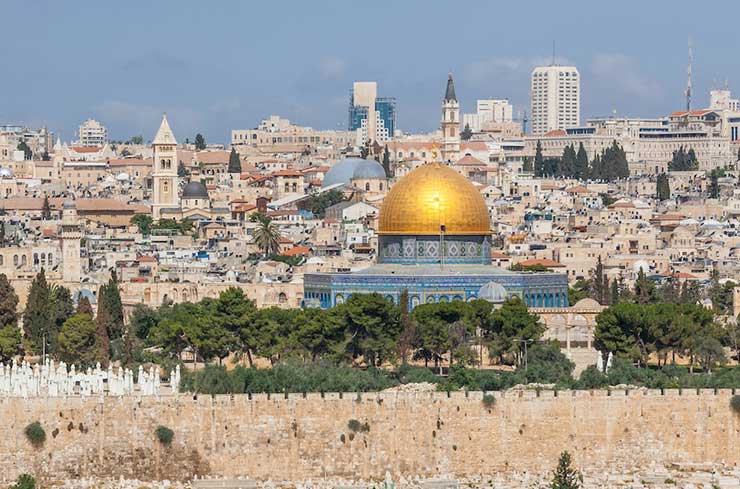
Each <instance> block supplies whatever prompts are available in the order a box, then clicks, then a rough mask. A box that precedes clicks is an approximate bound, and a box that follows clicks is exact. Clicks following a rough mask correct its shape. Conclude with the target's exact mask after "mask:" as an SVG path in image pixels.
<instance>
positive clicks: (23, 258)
mask: <svg viewBox="0 0 740 489" xmlns="http://www.w3.org/2000/svg"><path fill="white" fill-rule="evenodd" d="M26 265H28V257H27V256H26V255H22V256H21V266H26Z"/></svg>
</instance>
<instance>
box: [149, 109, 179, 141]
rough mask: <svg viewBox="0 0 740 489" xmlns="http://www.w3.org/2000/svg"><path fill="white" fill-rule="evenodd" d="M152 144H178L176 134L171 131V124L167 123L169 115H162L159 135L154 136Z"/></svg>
mask: <svg viewBox="0 0 740 489" xmlns="http://www.w3.org/2000/svg"><path fill="white" fill-rule="evenodd" d="M152 144H177V140H176V139H175V133H173V132H172V129H170V123H169V122H167V114H162V124H160V125H159V130H158V131H157V135H156V136H154V140H153V141H152Z"/></svg>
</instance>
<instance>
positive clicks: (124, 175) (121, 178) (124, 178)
mask: <svg viewBox="0 0 740 489" xmlns="http://www.w3.org/2000/svg"><path fill="white" fill-rule="evenodd" d="M130 179H131V177H130V176H129V175H128V173H126V172H121V173H119V174H118V175H116V180H118V181H119V182H125V181H127V180H130Z"/></svg>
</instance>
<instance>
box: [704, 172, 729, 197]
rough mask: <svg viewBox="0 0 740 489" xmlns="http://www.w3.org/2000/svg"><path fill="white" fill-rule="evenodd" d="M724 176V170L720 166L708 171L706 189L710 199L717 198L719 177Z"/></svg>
mask: <svg viewBox="0 0 740 489" xmlns="http://www.w3.org/2000/svg"><path fill="white" fill-rule="evenodd" d="M724 176H725V171H724V170H723V169H721V168H715V169H714V170H712V171H710V172H709V188H708V189H707V190H708V191H709V198H710V199H719V197H720V190H719V179H720V178H721V177H724Z"/></svg>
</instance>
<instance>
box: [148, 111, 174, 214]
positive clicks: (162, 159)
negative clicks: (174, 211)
mask: <svg viewBox="0 0 740 489" xmlns="http://www.w3.org/2000/svg"><path fill="white" fill-rule="evenodd" d="M152 152H153V156H154V157H153V161H152V164H153V165H154V167H153V168H152V218H153V219H154V220H155V221H156V220H158V219H160V218H161V216H162V209H166V208H176V207H179V204H178V201H177V187H178V178H177V164H178V160H177V140H176V139H175V135H174V134H173V132H172V129H170V123H169V122H167V115H166V114H165V115H163V116H162V124H160V126H159V130H158V131H157V135H156V136H154V140H153V141H152Z"/></svg>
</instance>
